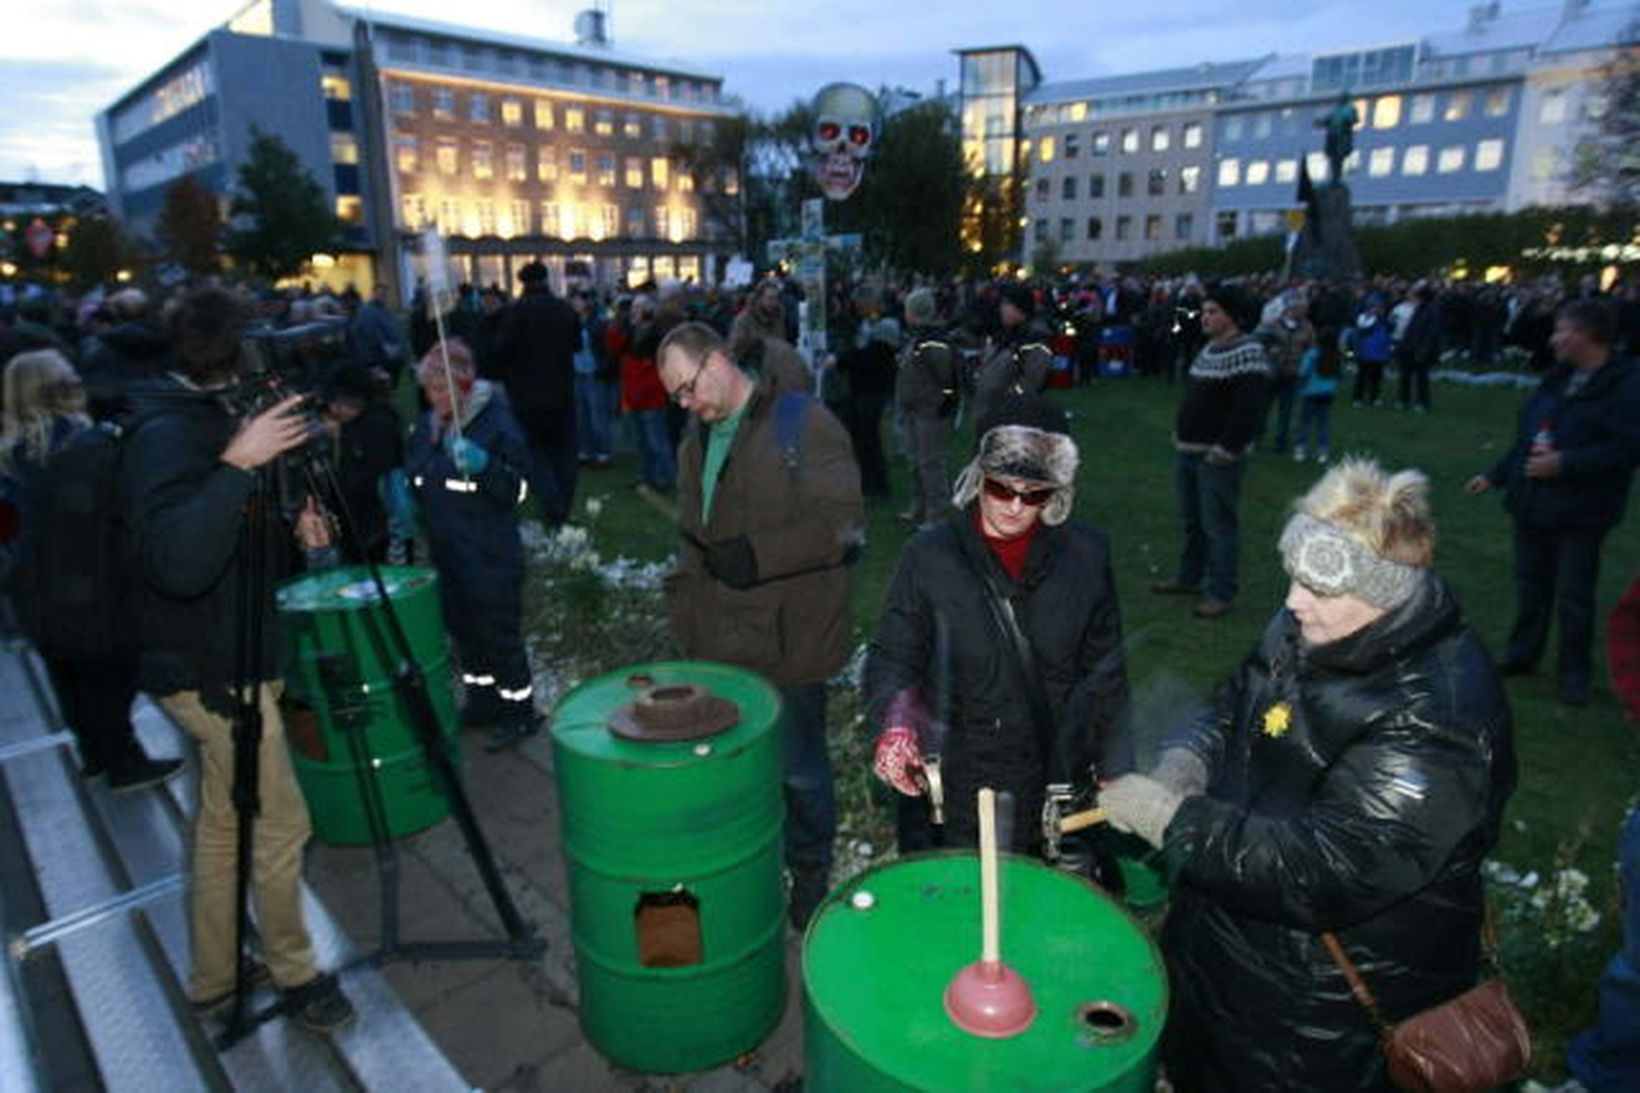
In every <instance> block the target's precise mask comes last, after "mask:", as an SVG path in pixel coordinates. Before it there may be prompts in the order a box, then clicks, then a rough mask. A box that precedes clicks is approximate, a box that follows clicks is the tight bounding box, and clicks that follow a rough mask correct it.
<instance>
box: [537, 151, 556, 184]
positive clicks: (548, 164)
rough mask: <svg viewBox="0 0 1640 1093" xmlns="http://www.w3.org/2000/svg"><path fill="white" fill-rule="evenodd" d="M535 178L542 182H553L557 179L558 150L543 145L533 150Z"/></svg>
mask: <svg viewBox="0 0 1640 1093" xmlns="http://www.w3.org/2000/svg"><path fill="white" fill-rule="evenodd" d="M535 177H536V178H537V179H539V180H540V181H542V182H554V181H556V180H557V178H558V150H557V149H556V148H553V147H550V146H547V145H543V146H542V147H540V148H537V149H536V150H535Z"/></svg>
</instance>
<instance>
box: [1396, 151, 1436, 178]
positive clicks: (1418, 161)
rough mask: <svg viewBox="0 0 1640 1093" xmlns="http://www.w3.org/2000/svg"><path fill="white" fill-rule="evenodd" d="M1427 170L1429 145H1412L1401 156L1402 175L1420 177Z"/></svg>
mask: <svg viewBox="0 0 1640 1093" xmlns="http://www.w3.org/2000/svg"><path fill="white" fill-rule="evenodd" d="M1428 170H1429V145H1427V144H1413V145H1409V146H1408V147H1407V150H1406V151H1405V152H1404V153H1402V155H1401V173H1402V174H1403V175H1421V174H1424V173H1426V172H1427V171H1428Z"/></svg>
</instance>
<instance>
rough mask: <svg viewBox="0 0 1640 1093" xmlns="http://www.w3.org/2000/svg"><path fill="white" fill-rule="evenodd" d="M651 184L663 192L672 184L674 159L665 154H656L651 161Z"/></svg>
mask: <svg viewBox="0 0 1640 1093" xmlns="http://www.w3.org/2000/svg"><path fill="white" fill-rule="evenodd" d="M649 184H650V185H651V186H653V187H655V189H656V190H657V191H659V192H661V193H665V192H666V188H667V187H668V186H670V185H671V184H672V161H671V160H669V159H667V158H666V157H665V156H655V157H654V158H652V159H651V160H650V161H649Z"/></svg>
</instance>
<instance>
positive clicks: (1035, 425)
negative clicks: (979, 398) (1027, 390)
mask: <svg viewBox="0 0 1640 1093" xmlns="http://www.w3.org/2000/svg"><path fill="white" fill-rule="evenodd" d="M999 425H1023V426H1025V427H1027V428H1030V429H1040V430H1042V431H1043V432H1045V433H1061V434H1063V435H1065V436H1070V435H1071V422H1070V418H1068V417H1066V416H1065V411H1064V410H1062V409H1061V408H1060V407H1059V405H1058V404H1057V403H1053V402H1049V401H1048V400H1047V399H1045V398H1043V397H1042V396H1041V395H1009V396H1008V397H1007V398H1004V399H1003V400H1002V401H1001V402H998V403H997V404H996V405H995V406H993V407H991V409H990V411H989V412H988V413H987V414H986V415H985V416H984V417H983V418H981V419H980V422H979V426H978V429H977V435H979V436H982V437H983V436H984V435H985V434H986V433H988V432H990V431H991V430H992V429H995V428H996V427H997V426H999Z"/></svg>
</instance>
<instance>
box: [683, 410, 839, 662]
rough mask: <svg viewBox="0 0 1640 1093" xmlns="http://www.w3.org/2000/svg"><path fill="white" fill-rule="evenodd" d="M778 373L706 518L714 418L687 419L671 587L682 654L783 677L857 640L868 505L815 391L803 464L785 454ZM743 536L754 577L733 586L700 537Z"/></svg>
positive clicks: (732, 449)
mask: <svg viewBox="0 0 1640 1093" xmlns="http://www.w3.org/2000/svg"><path fill="white" fill-rule="evenodd" d="M773 392H774V387H773V381H772V380H768V379H765V380H764V381H762V382H761V383H760V384H759V385H758V387H757V389H756V391H755V393H754V394H753V395H752V401H751V402H750V403H749V404H748V406H747V408H746V416H745V417H744V418H742V419H741V422H740V427H739V429H738V430H737V431H736V432H735V437H734V440H733V442H732V443H731V444H730V446H729V458H728V460H727V461H726V462H725V463H724V465H723V471H722V473H721V475H720V477H719V478H718V483H717V492H716V494H715V495H714V499H713V502H712V514H711V519H710V520H702V519H701V467H702V463H703V461H704V457H705V454H706V443H707V438H706V435H705V433H706V430H707V428H708V427H707V426H706V425H704V424H703V423H701V422H700V421H698V419H694V418H691V427H690V428H689V429H688V431H687V432H685V434H684V438H683V444H682V445H681V446H680V447H679V449H678V510H679V518H678V524H679V529H680V530H681V531H682V533H683V537H684V540H683V544H682V549H681V551H680V553H679V560H678V570H677V572H676V573H674V574H673V575H672V577H671V578H670V583H669V587H668V593H669V600H670V607H671V613H672V629H673V632H674V633H675V634H676V635H677V638H678V644H679V645H680V646H682V648H683V651H684V654H685V655H686V656H689V657H691V658H695V659H701V660H720V661H723V662H724V663H726V664H733V665H735V666H736V667H740V668H747V669H750V670H751V671H754V672H758V673H760V674H762V675H764V676H766V677H767V678H768V679H769V680H770V682H772V683H774V684H775V685H776V686H778V687H795V686H799V685H801V684H805V683H818V682H821V681H823V680H827V679H830V678H831V676H832V675H834V674H835V673H836V672H837V670H838V669H839V668H841V667H842V666H843V664H844V662H845V661H847V660H848V657H849V653H850V652H851V651H852V650H853V648H854V639H853V636H852V635H851V634H850V632H849V571H848V568H847V564H848V560H849V559H851V558H852V557H853V555H854V554H855V553H856V552H857V551H858V549H859V543H860V529H861V525H862V524H863V523H864V513H863V511H862V504H861V500H860V470H859V468H858V467H857V466H856V465H855V462H854V451H853V449H852V448H851V447H850V445H849V439H848V433H847V432H845V431H844V429H843V426H842V425H841V424H840V423H839V422H838V421H837V419H836V418H835V417H833V416H832V414H831V411H829V410H827V409H826V408H825V406H823V405H822V404H821V403H820V402H819V401H817V400H812V399H811V400H809V403H808V405H807V407H806V408H805V410H804V415H803V421H802V430H801V432H802V440H801V444H800V450H799V452H798V458H797V460H796V462H797V466H795V467H791V466H788V465H787V463H786V461H785V460H783V459H782V457H781V446H780V438H779V436H778V435H777V428H776V420H775V418H776V413H775V411H776V407H777V399H776V398H775V395H774V393H773ZM741 535H744V536H745V537H746V538H747V540H748V541H749V542H750V543H751V547H752V553H753V555H754V556H755V558H756V563H757V574H758V578H759V583H758V584H756V585H754V586H753V587H751V588H747V589H736V588H731V587H729V586H728V585H726V584H724V583H723V582H722V581H719V580H717V579H716V578H714V577H713V576H712V575H711V573H709V572H708V571H707V569H706V562H705V554H704V551H703V550H702V547H701V544H703V543H716V542H720V541H722V540H726V539H732V538H735V537H736V536H741Z"/></svg>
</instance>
